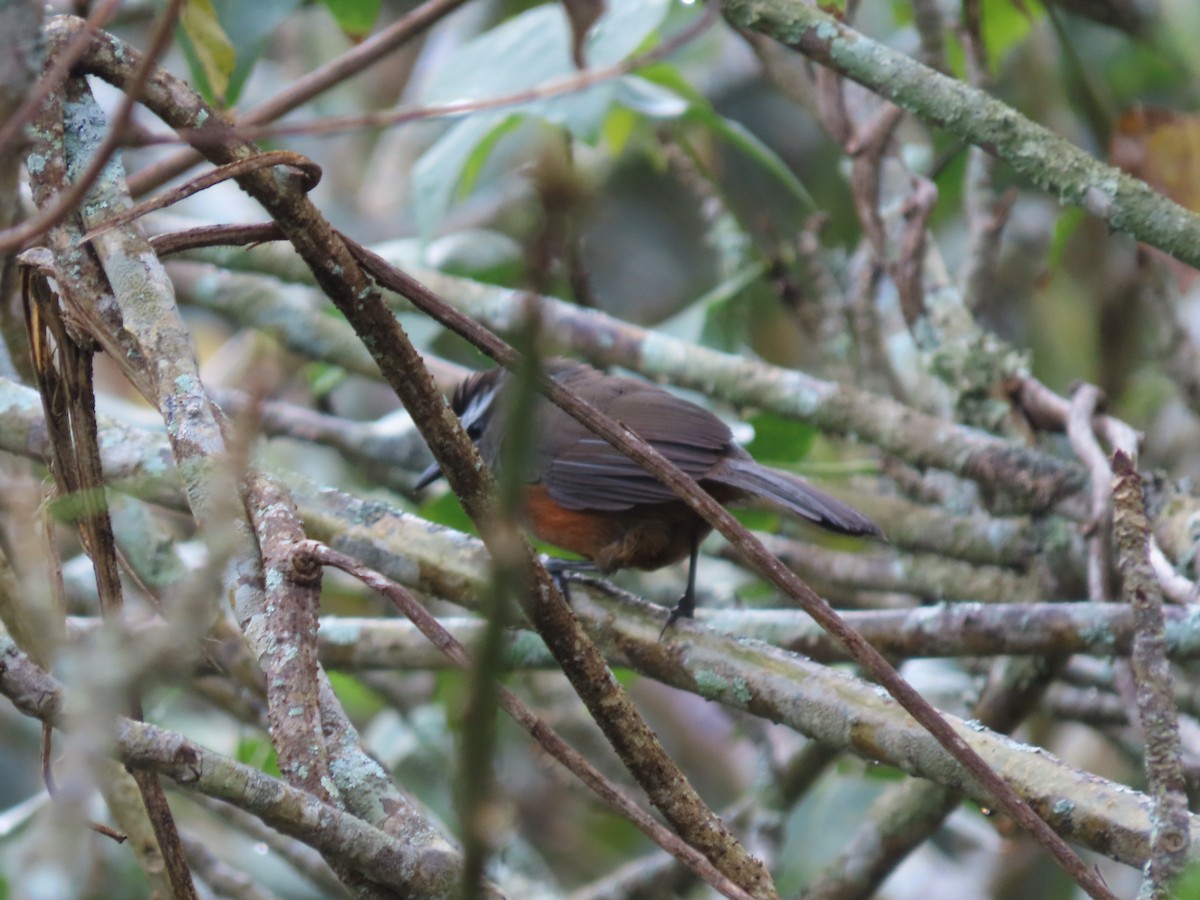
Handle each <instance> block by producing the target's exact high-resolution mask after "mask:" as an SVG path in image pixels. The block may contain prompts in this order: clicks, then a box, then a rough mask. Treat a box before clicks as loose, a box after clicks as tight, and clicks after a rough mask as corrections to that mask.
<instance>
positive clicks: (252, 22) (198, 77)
mask: <svg viewBox="0 0 1200 900" xmlns="http://www.w3.org/2000/svg"><path fill="white" fill-rule="evenodd" d="M189 5H190V4H189ZM299 5H300V0H255V2H254V3H243V2H239V0H211V6H212V9H213V10H214V11H215V12H216V15H217V21H218V22H219V23H220V27H221V30H222V31H223V32H224V34H225V37H226V39H227V40H228V41H229V42H230V43H231V44H232V46H233V52H234V58H235V62H234V66H233V71H232V72H231V73H230V74H229V77H228V82H227V84H226V86H225V89H224V96H223V97H222V98H220V99H218V95H217V92H216V91H215V90H214V89H213V87H212V85H211V84H210V82H209V80H208V78H207V76H206V74H205V71H204V67H203V66H202V65H201V62H200V57H199V54H198V52H197V49H196V46H195V43H194V42H193V40H192V39H191V38H190V37H189V35H188V33H187V32H186V31H184V30H183V29H181V38H182V40H181V43H182V45H183V52H184V55H185V56H186V57H187V60H188V65H189V67H190V68H191V71H192V80H193V81H194V82H195V83H196V86H197V87H198V88H199V90H200V92H201V93H202V94H204V96H205V97H206V98H208V99H209V100H212V101H213V102H223V103H224V104H226V105H232V104H234V103H236V102H237V100H238V97H240V96H241V93H242V88H243V87H244V86H245V84H246V79H247V78H248V77H249V75H250V73H251V72H252V71H253V70H254V65H255V63H257V62H258V59H259V57H261V56H262V52H263V50H264V49H265V48H266V46H267V42H268V41H269V40H270V38H271V35H272V34H274V33H275V30H276V29H277V28H278V27H279V26H280V25H281V24H282V23H283V22H284V20H285V19H287V17H288V16H289V15H291V14H292V13H293V12H295V10H296V8H297V7H298V6H299Z"/></svg>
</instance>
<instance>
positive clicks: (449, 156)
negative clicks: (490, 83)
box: [412, 113, 520, 241]
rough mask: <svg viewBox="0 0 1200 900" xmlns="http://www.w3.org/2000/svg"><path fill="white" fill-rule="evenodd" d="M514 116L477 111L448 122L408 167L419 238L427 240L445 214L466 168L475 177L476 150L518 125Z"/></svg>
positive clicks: (488, 147)
mask: <svg viewBox="0 0 1200 900" xmlns="http://www.w3.org/2000/svg"><path fill="white" fill-rule="evenodd" d="M519 122H520V119H519V117H518V116H515V115H510V114H507V113H481V114H479V115H475V116H471V117H470V118H468V119H465V120H463V121H462V122H459V123H457V124H456V125H452V126H451V127H450V130H449V131H447V132H446V133H445V134H443V135H442V136H441V137H440V138H439V139H438V140H437V142H436V143H435V144H434V145H433V146H432V147H430V148H429V149H428V150H426V151H425V152H424V153H422V154H421V158H420V159H418V160H417V163H416V165H415V166H413V170H412V199H413V216H414V218H415V219H416V220H417V230H418V232H419V233H420V235H421V238H422V240H425V241H427V240H429V238H430V237H431V236H432V235H433V230H434V229H435V228H436V227H437V224H438V222H440V221H441V220H442V217H443V216H444V215H445V214H446V210H447V208H449V206H450V200H451V198H452V197H453V196H454V193H455V188H456V187H458V185H459V184H460V182H461V181H462V179H463V176H464V174H465V173H466V171H467V169H468V165H469V167H470V168H471V170H472V172H473V176H474V177H477V176H478V173H479V169H480V167H481V166H482V159H481V158H480V156H479V155H477V153H476V151H477V150H479V148H481V147H483V148H486V149H487V150H490V149H491V148H492V147H494V146H495V144H496V141H498V140H499V139H500V137H501V136H502V135H503V134H505V133H506V132H508V131H510V130H512V129H513V128H515V127H516V126H517V124H519Z"/></svg>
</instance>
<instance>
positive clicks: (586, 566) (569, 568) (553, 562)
mask: <svg viewBox="0 0 1200 900" xmlns="http://www.w3.org/2000/svg"><path fill="white" fill-rule="evenodd" d="M542 565H544V566H545V567H546V571H547V572H549V573H550V577H551V578H553V579H554V586H555V587H557V588H558V590H559V593H561V594H562V595H563V599H564V600H566V601H567V602H568V603H570V602H571V586H570V584H569V583H568V580H569V579H568V576H570V575H573V574H575V573H576V572H595V571H596V564H595V563H594V562H592V561H591V560H588V559H559V558H558V557H557V556H543V557H542Z"/></svg>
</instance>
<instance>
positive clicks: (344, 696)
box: [328, 672, 383, 720]
mask: <svg viewBox="0 0 1200 900" xmlns="http://www.w3.org/2000/svg"><path fill="white" fill-rule="evenodd" d="M328 675H329V686H330V687H332V688H333V692H334V693H335V694H337V698H338V700H340V701H341V702H342V706H343V707H345V709H346V712H347V713H348V714H349V715H350V717H351V718H353V719H356V720H365V719H368V718H370V717H371V716H373V715H375V714H376V713H378V712H379V711H380V710H381V709H383V703H382V701H380V699H379V697H378V695H377V694H375V692H374V691H372V690H371V689H370V688H368V687H366V686H365V685H364V684H363V683H362V682H361V681H359V680H358V679H357V678H355V677H354V676H353V675H349V674H347V673H346V672H329V673H328Z"/></svg>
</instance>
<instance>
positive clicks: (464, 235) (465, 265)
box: [422, 228, 524, 319]
mask: <svg viewBox="0 0 1200 900" xmlns="http://www.w3.org/2000/svg"><path fill="white" fill-rule="evenodd" d="M523 263H524V254H523V252H522V250H521V245H520V244H518V243H517V242H516V241H514V240H513V239H512V238H510V237H509V236H508V235H506V234H501V233H500V232H498V231H488V230H486V229H483V228H469V229H465V230H463V231H455V232H453V233H452V234H448V235H446V236H445V237H441V238H438V239H437V240H435V241H431V242H430V244H429V247H428V249H427V250H426V251H425V264H426V265H428V266H431V267H432V268H434V269H437V270H438V271H439V272H446V273H447V274H450V275H459V276H462V277H464V278H471V279H473V280H475V281H485V282H491V283H494V284H507V283H509V282H510V281H512V280H513V279H516V278H517V277H519V275H520V273H521V271H522V269H523ZM422 318H426V319H427V318H428V317H422Z"/></svg>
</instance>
